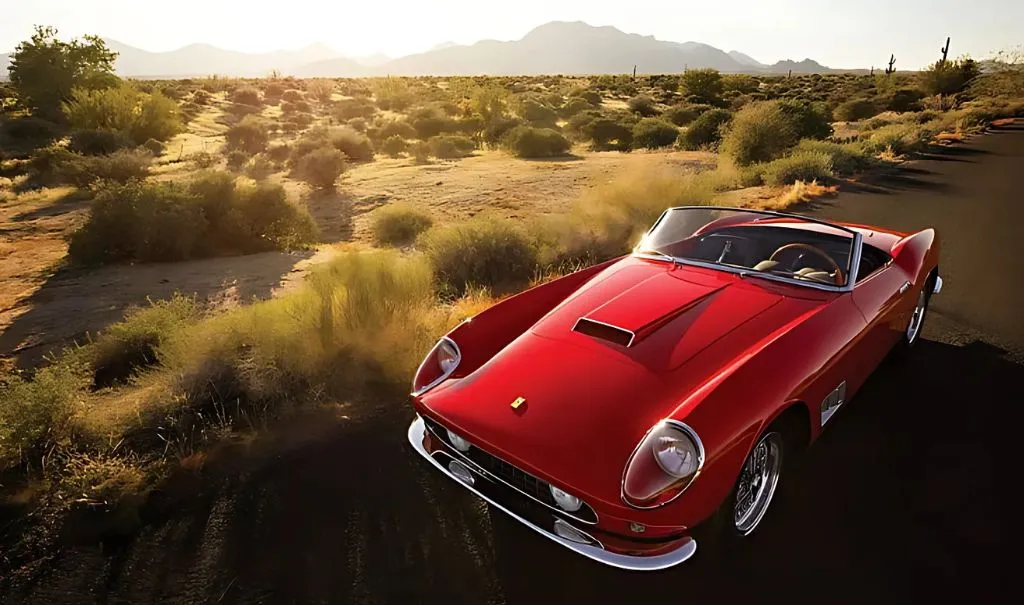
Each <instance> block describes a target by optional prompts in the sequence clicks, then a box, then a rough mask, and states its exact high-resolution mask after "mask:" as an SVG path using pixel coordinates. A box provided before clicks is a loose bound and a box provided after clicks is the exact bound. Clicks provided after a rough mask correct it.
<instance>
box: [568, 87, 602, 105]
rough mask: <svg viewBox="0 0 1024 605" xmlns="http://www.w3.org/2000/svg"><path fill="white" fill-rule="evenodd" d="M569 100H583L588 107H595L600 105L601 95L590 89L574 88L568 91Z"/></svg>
mask: <svg viewBox="0 0 1024 605" xmlns="http://www.w3.org/2000/svg"><path fill="white" fill-rule="evenodd" d="M569 99H570V100H571V99H583V100H584V101H586V102H587V103H589V104H590V105H592V106H594V107H597V106H598V105H600V104H601V93H600V92H598V91H596V90H594V89H591V88H574V89H573V90H571V91H569Z"/></svg>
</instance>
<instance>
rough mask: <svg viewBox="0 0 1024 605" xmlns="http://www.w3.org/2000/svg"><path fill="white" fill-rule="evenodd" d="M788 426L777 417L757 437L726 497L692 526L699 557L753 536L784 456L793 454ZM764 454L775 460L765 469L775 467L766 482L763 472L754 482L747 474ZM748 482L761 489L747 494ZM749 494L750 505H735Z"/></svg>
mask: <svg viewBox="0 0 1024 605" xmlns="http://www.w3.org/2000/svg"><path fill="white" fill-rule="evenodd" d="M790 428H791V427H789V426H787V422H786V419H780V420H779V421H776V422H774V423H772V425H771V426H769V427H768V428H767V429H765V431H764V432H763V433H761V435H759V436H758V438H757V441H756V442H755V445H754V447H753V448H751V451H750V453H749V454H747V458H746V460H744V462H743V467H742V469H741V470H740V475H739V476H738V477H737V478H736V483H735V484H734V485H733V488H732V491H731V492H730V493H729V496H728V497H726V499H725V501H724V502H722V504H721V506H719V507H718V510H716V511H715V513H714V514H713V515H712V516H711V518H709V519H708V520H707V521H705V522H703V523H701V524H700V525H699V526H698V527H696V528H695V529H694V538H695V539H696V540H697V552H698V553H700V555H701V556H702V557H703V558H708V559H710V558H719V557H722V556H723V555H726V554H728V553H730V552H732V551H733V550H735V549H736V548H738V547H740V546H741V545H742V544H743V543H744V542H746V541H747V540H748V539H749V538H750V537H751V536H753V535H754V534H755V532H756V531H757V528H758V527H760V526H761V523H762V522H763V521H764V519H765V517H766V516H767V515H768V511H769V510H770V509H771V505H772V503H773V502H774V501H775V499H776V498H775V496H776V495H777V493H778V487H779V484H780V483H781V479H782V475H783V472H784V470H785V467H786V462H787V459H786V458H787V455H788V454H794V453H796V448H795V447H793V439H792V433H791V431H790V430H789V429H790ZM764 456H768V457H769V458H771V457H774V459H775V462H774V463H771V462H769V463H768V467H769V468H774V469H775V470H774V471H772V472H770V473H769V475H772V477H771V478H770V485H769V484H768V483H767V482H764V481H765V475H763V474H758V477H759V478H760V480H761V481H762V482H763V483H760V484H758V483H757V482H756V480H755V481H753V482H752V479H755V477H753V476H751V474H750V473H751V472H752V471H754V470H755V469H756V468H757V466H758V464H759V459H760V458H763V457H764ZM765 462H768V461H767V460H765ZM752 485H755V486H757V488H758V489H763V492H760V491H759V492H756V493H754V494H751V489H750V488H751V486H752ZM758 494H761V497H763V498H764V500H763V502H761V503H759V501H758V500H757V497H758ZM751 497H753V498H754V504H748V505H747V506H743V505H741V506H737V503H738V502H739V501H740V500H741V499H742V500H743V501H745V502H747V503H749V502H751ZM744 511H746V512H744Z"/></svg>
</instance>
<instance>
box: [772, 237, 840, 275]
mask: <svg viewBox="0 0 1024 605" xmlns="http://www.w3.org/2000/svg"><path fill="white" fill-rule="evenodd" d="M789 250H806V251H807V252H811V253H813V254H815V255H816V256H818V257H820V258H822V259H824V260H825V261H827V262H828V264H830V265H832V268H833V269H834V270H835V272H836V276H835V283H836V285H837V286H841V285H843V284H844V283H846V279H845V277H844V276H843V270H842V269H841V268H839V263H837V262H836V261H835V259H833V258H832V257H831V256H829V254H828V252H825V251H824V250H822V249H821V248H818V247H815V246H812V245H810V244H803V243H800V242H796V243H793V244H786V245H784V246H779V247H778V248H777V249H776V250H775V252H772V255H771V256H769V257H768V260H770V261H774V260H775V257H776V256H778V255H779V254H782V253H783V252H786V251H789ZM776 262H778V261H776Z"/></svg>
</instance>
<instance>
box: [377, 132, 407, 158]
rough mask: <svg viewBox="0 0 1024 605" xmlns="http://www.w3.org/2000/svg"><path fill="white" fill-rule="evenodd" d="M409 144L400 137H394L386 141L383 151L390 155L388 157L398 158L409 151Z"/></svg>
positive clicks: (382, 147)
mask: <svg viewBox="0 0 1024 605" xmlns="http://www.w3.org/2000/svg"><path fill="white" fill-rule="evenodd" d="M408 147H409V144H408V143H406V142H405V139H403V138H402V137H400V136H398V135H392V136H390V137H388V138H387V139H385V140H384V144H383V145H382V146H381V151H383V152H384V153H386V154H388V156H390V157H393V158H397V157H399V156H400V155H402V154H403V153H405V150H406V149H408Z"/></svg>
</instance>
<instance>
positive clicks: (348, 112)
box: [332, 97, 377, 122]
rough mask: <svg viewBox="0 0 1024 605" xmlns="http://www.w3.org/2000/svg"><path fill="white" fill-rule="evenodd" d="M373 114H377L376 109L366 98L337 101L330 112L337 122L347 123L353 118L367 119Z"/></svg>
mask: <svg viewBox="0 0 1024 605" xmlns="http://www.w3.org/2000/svg"><path fill="white" fill-rule="evenodd" d="M375 113H377V107H376V106H375V105H374V104H373V101H371V100H370V99H368V98H366V97H359V98H355V99H342V100H340V101H337V102H335V104H334V110H333V111H332V114H333V115H334V117H335V119H337V120H338V121H339V122H347V121H348V120H351V119H353V118H364V119H369V118H372V117H373V114H375Z"/></svg>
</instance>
